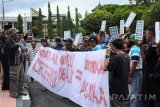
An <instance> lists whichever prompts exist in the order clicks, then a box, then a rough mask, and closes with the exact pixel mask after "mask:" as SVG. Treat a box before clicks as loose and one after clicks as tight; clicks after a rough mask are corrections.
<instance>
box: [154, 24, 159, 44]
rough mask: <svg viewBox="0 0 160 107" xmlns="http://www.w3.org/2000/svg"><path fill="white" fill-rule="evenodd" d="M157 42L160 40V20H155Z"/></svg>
mask: <svg viewBox="0 0 160 107" xmlns="http://www.w3.org/2000/svg"><path fill="white" fill-rule="evenodd" d="M155 32H156V43H158V42H159V41H160V22H155Z"/></svg>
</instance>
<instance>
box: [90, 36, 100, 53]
mask: <svg viewBox="0 0 160 107" xmlns="http://www.w3.org/2000/svg"><path fill="white" fill-rule="evenodd" d="M89 45H90V47H91V48H92V51H99V50H102V46H100V45H98V38H97V37H96V36H94V35H92V36H90V38H89Z"/></svg>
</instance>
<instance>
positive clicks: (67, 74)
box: [58, 67, 73, 83]
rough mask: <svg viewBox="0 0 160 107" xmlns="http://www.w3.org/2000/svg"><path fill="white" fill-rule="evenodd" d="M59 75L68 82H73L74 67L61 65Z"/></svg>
mask: <svg viewBox="0 0 160 107" xmlns="http://www.w3.org/2000/svg"><path fill="white" fill-rule="evenodd" d="M58 77H59V79H60V80H62V81H66V82H67V83H72V77H73V68H69V67H65V68H64V67H60V69H59V75H58Z"/></svg>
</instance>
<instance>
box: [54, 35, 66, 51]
mask: <svg viewBox="0 0 160 107" xmlns="http://www.w3.org/2000/svg"><path fill="white" fill-rule="evenodd" d="M55 42H56V46H53V47H52V48H53V49H55V50H62V49H63V47H64V46H63V44H62V41H61V38H59V37H56V39H55Z"/></svg>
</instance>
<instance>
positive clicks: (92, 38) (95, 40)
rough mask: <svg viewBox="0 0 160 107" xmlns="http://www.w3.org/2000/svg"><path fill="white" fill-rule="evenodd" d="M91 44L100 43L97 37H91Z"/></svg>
mask: <svg viewBox="0 0 160 107" xmlns="http://www.w3.org/2000/svg"><path fill="white" fill-rule="evenodd" d="M89 42H96V43H98V38H97V37H96V36H95V35H92V36H90V38H89Z"/></svg>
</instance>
